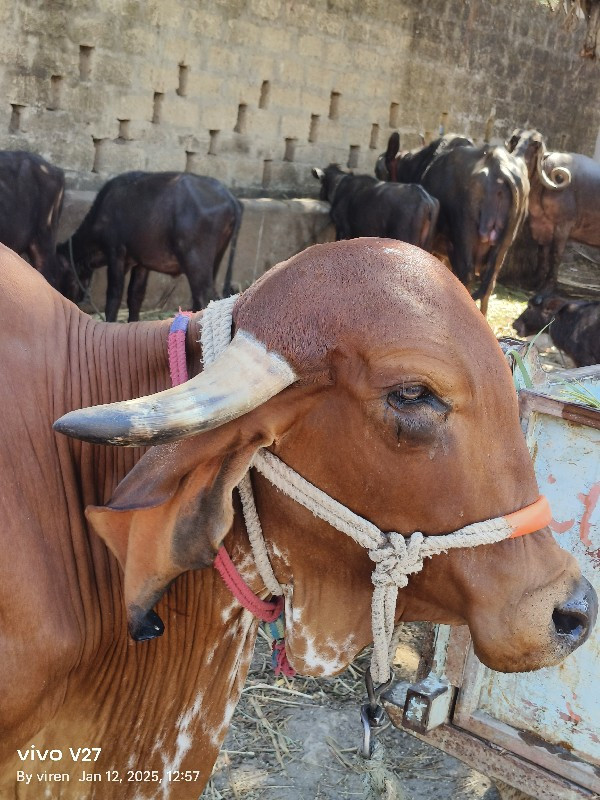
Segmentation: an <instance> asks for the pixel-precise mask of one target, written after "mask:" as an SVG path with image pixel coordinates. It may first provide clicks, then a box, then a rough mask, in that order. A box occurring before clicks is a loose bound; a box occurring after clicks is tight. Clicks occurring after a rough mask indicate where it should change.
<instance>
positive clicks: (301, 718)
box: [202, 623, 500, 800]
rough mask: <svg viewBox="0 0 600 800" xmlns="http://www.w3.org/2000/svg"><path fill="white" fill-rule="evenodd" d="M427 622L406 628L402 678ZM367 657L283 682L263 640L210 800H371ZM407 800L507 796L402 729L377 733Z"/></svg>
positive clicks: (410, 673) (408, 674) (412, 666)
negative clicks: (364, 714) (364, 755)
mask: <svg viewBox="0 0 600 800" xmlns="http://www.w3.org/2000/svg"><path fill="white" fill-rule="evenodd" d="M423 629H424V626H423V625H420V624H417V623H411V624H407V625H405V626H404V632H403V636H402V640H401V642H400V647H399V648H398V651H397V657H396V661H397V664H396V667H395V672H396V675H397V677H398V678H399V679H404V680H409V679H412V678H414V675H415V670H416V667H417V664H418V659H419V642H420V640H421V638H422V636H421V634H422V632H423ZM368 663H369V653H365V654H363V655H362V656H361V657H360V658H359V659H358V660H357V661H356V662H355V663H354V664H353V665H352V666H351V667H350V668H349V669H348V670H346V671H345V672H344V673H342V674H341V675H340V676H338V677H336V678H331V679H319V680H317V679H314V678H303V677H296V678H292V679H286V678H275V677H274V676H273V673H272V672H271V669H270V665H269V645H268V644H267V643H266V642H265V641H264V640H263V639H262V638H259V642H258V644H257V648H256V651H255V657H254V661H253V664H252V668H251V672H250V676H249V679H248V681H247V684H246V687H245V688H244V692H243V695H242V699H241V702H240V703H239V705H238V707H237V709H236V711H235V714H234V716H233V720H232V724H231V728H230V730H229V733H228V734H227V738H226V740H225V744H224V746H223V749H222V750H221V754H220V756H219V758H218V761H217V763H216V765H215V769H214V772H213V777H212V779H211V781H210V783H209V784H208V786H207V787H206V789H205V791H204V793H203V795H202V800H221V799H222V800H239V799H241V798H243V800H344V799H345V798H366V797H367V796H368V795H367V794H366V793H365V792H366V787H365V778H364V773H363V771H362V769H361V767H362V763H363V762H362V759H361V758H360V756H358V754H357V746H358V745H359V744H360V741H361V735H362V727H361V723H360V716H359V705H360V703H361V702H363V695H364V681H363V675H364V670H365V668H366V667H367V666H368ZM379 738H380V739H381V741H382V742H383V744H384V746H385V753H386V764H387V766H388V767H389V768H391V769H392V770H393V772H394V774H395V775H396V776H397V778H398V779H399V781H400V784H401V786H402V788H403V790H404V792H405V795H406V800H473V799H474V798H484V800H500V798H499V795H498V793H497V792H496V790H495V788H494V787H493V786H492V784H491V782H490V780H489V779H488V778H486V777H485V776H483V775H480V774H479V773H477V772H475V771H474V770H472V769H470V768H469V767H467V766H465V765H464V764H462V763H461V762H460V761H457V760H456V759H454V758H451V757H449V756H447V755H445V754H444V753H442V752H440V751H439V750H437V749H435V748H433V747H430V746H429V745H426V744H423V743H422V742H420V741H419V740H417V739H415V738H414V737H412V736H410V735H409V734H407V733H404V732H403V731H399V730H396V729H395V728H393V727H389V728H388V729H387V730H385V731H384V732H383V734H381V735H380V737H379Z"/></svg>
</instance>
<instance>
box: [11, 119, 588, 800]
mask: <svg viewBox="0 0 600 800" xmlns="http://www.w3.org/2000/svg"><path fill="white" fill-rule="evenodd" d="M398 149H399V139H398V137H397V136H392V137H391V139H390V142H389V146H388V149H387V151H386V153H384V154H383V155H382V156H381V157H380V158H379V160H378V163H377V167H376V171H377V177H372V176H366V175H362V176H358V175H351V174H347V173H345V172H343V171H342V170H341V169H340V168H339V167H338V166H336V165H329V166H327V167H326V168H325V169H316V168H315V170H314V175H315V177H316V178H317V179H318V180H319V181H320V182H321V191H322V196H323V198H325V199H327V200H328V201H329V202H330V204H331V216H332V220H333V222H334V225H335V228H336V234H337V239H345V240H346V241H336V242H328V243H326V244H324V245H318V246H314V247H310V248H307V249H305V250H303V251H302V252H301V253H299V254H297V255H295V256H294V257H292V258H291V259H289V260H288V261H286V262H284V263H282V264H279V265H277V266H275V267H273V268H272V269H270V270H268V271H267V272H266V273H265V274H264V275H263V276H261V277H260V278H259V279H258V280H257V281H256V282H254V283H253V285H252V286H250V287H249V288H248V289H247V290H246V291H245V292H243V293H242V294H241V295H234V296H226V297H225V298H224V299H223V300H222V301H221V302H219V303H212V304H210V305H209V307H208V309H206V310H204V311H201V309H203V308H204V307H205V306H206V305H207V303H208V301H209V300H210V299H211V298H212V297H213V296H214V295H215V275H216V272H217V269H218V267H219V264H220V262H221V260H222V259H223V257H224V254H225V251H226V249H227V247H228V246H229V247H230V256H229V263H228V267H227V274H226V276H225V290H224V293H225V294H226V295H227V294H228V293H229V294H230V287H231V269H232V263H233V258H234V254H235V245H236V239H237V235H238V231H239V229H240V223H241V218H242V206H241V204H240V202H239V201H238V200H237V199H236V198H235V197H234V196H233V195H232V194H231V192H230V191H229V190H228V189H227V188H225V187H224V186H223V185H222V184H221V183H219V182H218V181H216V180H214V179H212V178H207V177H201V176H197V175H194V174H190V173H178V172H169V173H166V172H165V173H144V172H129V173H125V174H123V175H118V176H117V177H115V178H113V179H112V180H109V181H108V182H107V183H106V184H105V185H104V186H103V187H102V189H101V190H100V192H99V193H98V195H97V197H96V199H95V201H94V203H93V204H92V206H91V208H90V210H89V212H88V214H87V216H86V217H85V219H84V220H83V222H82V223H81V225H80V226H79V228H78V229H77V230H76V231H75V233H73V235H72V236H71V237H70V238H69V239H68V240H67V241H65V242H61V243H60V244H59V243H57V230H58V222H59V217H60V213H61V208H62V203H63V196H64V176H63V174H62V172H61V171H60V170H58V169H56V168H55V167H53V166H51V165H50V164H48V163H46V162H45V161H44V160H43V159H41V158H39V157H38V156H32V155H29V154H26V153H4V154H2V155H1V156H0V202H1V203H2V208H3V211H4V214H3V218H2V220H1V224H0V232H1V234H2V239H3V242H4V243H5V244H6V245H8V247H9V248H11V249H12V250H16V251H18V252H19V253H21V254H23V255H25V256H27V258H28V260H29V261H30V263H31V264H32V265H33V266H34V267H35V268H36V269H31V268H29V267H27V265H25V264H24V262H23V260H22V259H21V258H19V257H18V255H16V254H15V253H14V252H11V249H7V247H2V246H0V262H1V263H0V322H1V323H2V325H3V333H2V336H0V363H2V369H3V379H2V381H0V405H1V406H2V408H3V415H4V416H3V423H4V424H3V425H2V426H1V427H0V488H1V489H2V491H0V516H1V518H2V520H3V524H2V525H0V551H1V552H2V554H3V556H2V559H0V698H2V701H1V710H0V798H10V800H17V798H18V800H39V798H40V797H41V796H42V793H41V790H40V786H41V785H42V784H43V781H46V782H47V781H48V780H53V779H48V777H47V774H48V773H46V772H42V770H43V769H47V768H48V767H50V766H51V767H52V769H53V770H58V769H59V770H60V772H57V773H56V774H57V775H59V776H60V777H59V778H57V780H58V781H60V784H61V785H60V787H58V791H59V794H55V795H52V792H51V790H53V788H54V787H53V786H50V784H49V783H48V789H47V791H44V795H43V796H44V797H46V796H56V797H58V796H60V797H61V798H62V799H63V800H79V799H80V798H81V797H82V796H85V797H89V798H92V797H97V798H100V797H101V798H102V800H156V799H157V798H159V797H160V798H161V800H188V798H190V797H192V796H193V797H197V796H198V795H199V794H200V792H201V791H202V788H203V786H204V785H205V784H206V782H207V781H208V779H209V777H210V775H211V771H212V768H213V765H214V763H215V760H216V758H217V754H218V752H219V748H220V747H221V745H222V743H223V740H224V737H225V735H226V732H227V728H228V725H229V722H230V720H231V716H232V714H233V711H234V708H235V705H236V703H237V702H238V700H239V698H240V696H241V691H242V687H243V684H244V681H245V678H246V675H247V672H248V668H249V665H250V660H251V657H252V651H253V648H254V644H255V641H256V637H257V632H258V619H257V617H259V616H260V615H261V614H263V618H264V613H263V612H264V607H265V606H269V609H270V610H269V614H271V612H273V611H274V610H275V612H276V613H278V614H279V615H280V616H279V618H278V619H279V624H280V625H281V626H283V627H284V630H285V649H286V652H287V658H288V659H289V665H291V667H293V668H294V669H296V670H297V671H298V672H300V673H302V674H304V675H308V676H311V675H312V676H319V677H325V676H331V675H335V674H337V673H338V672H340V671H341V670H342V669H344V668H346V667H347V666H348V665H349V664H350V663H351V662H352V661H353V660H354V659H355V658H356V656H357V654H358V653H359V652H360V651H361V650H362V649H363V648H365V647H366V646H368V645H369V644H370V643H372V642H375V647H374V652H375V655H376V659H375V660H374V662H373V663H374V665H375V668H374V670H373V673H372V675H373V680H374V681H375V682H376V683H378V684H381V686H383V685H384V684H385V683H386V681H387V677H386V670H387V671H388V672H389V668H390V667H389V662H390V657H391V655H392V654H393V647H392V646H391V642H392V640H393V631H394V626H395V625H396V624H399V623H400V622H401V621H411V620H413V621H417V620H419V621H432V622H433V621H436V622H444V623H447V624H452V625H465V624H466V625H468V626H469V629H470V633H471V636H472V640H473V646H474V651H475V653H476V654H477V656H478V657H479V658H480V659H481V661H482V662H483V663H484V664H486V665H487V666H488V667H490V668H492V669H497V670H501V671H505V672H514V671H523V670H532V669H538V668H541V667H547V666H552V665H554V664H558V663H560V662H561V661H562V660H563V659H564V658H565V657H566V656H567V655H569V654H570V653H571V652H573V651H574V650H575V649H576V648H578V647H579V646H580V645H581V644H583V643H584V642H585V641H586V639H587V638H588V637H589V635H590V631H591V630H592V628H593V626H594V624H595V620H596V616H597V609H598V603H597V597H596V594H595V592H594V590H593V588H592V586H591V584H590V583H589V582H588V581H587V580H586V579H585V578H584V577H583V575H582V574H581V571H580V569H579V567H578V565H577V562H576V561H575V559H574V558H573V557H572V556H571V555H570V554H569V553H567V552H566V551H565V550H563V549H561V547H560V546H559V544H558V543H557V542H556V541H555V539H554V538H553V536H552V533H551V531H550V530H549V528H548V527H547V526H548V523H549V521H550V518H551V512H550V509H549V508H548V504H547V502H546V501H545V499H544V498H542V497H540V496H539V490H538V486H537V482H536V478H535V474H534V470H533V465H532V462H531V458H530V455H529V452H528V449H527V445H526V442H525V438H524V437H523V435H522V430H521V426H520V421H519V409H518V402H517V396H516V393H515V391H514V385H513V380H512V375H511V372H510V369H509V368H508V365H507V362H506V359H505V358H504V357H503V354H502V352H501V349H500V348H499V347H498V343H497V341H496V338H495V336H494V334H493V332H492V330H491V328H490V327H489V325H488V324H487V322H486V320H485V318H484V315H483V314H482V313H480V311H479V310H478V308H477V306H476V305H475V303H474V302H473V301H472V299H471V296H470V295H469V293H468V292H467V291H465V289H464V286H461V282H462V284H464V285H466V286H467V287H468V288H469V289H470V290H472V291H473V295H472V296H473V298H475V299H479V300H481V311H483V312H484V313H485V312H486V310H487V304H488V300H489V297H490V294H491V292H492V289H493V287H494V284H495V281H496V278H497V275H498V271H499V270H500V268H501V265H502V262H503V260H504V258H505V255H506V252H507V250H508V248H509V247H510V245H511V243H512V242H513V241H514V239H515V236H516V235H517V232H518V230H519V228H520V226H521V225H522V224H523V222H524V220H525V219H526V218H527V215H528V214H529V220H530V225H531V229H532V234H533V236H534V238H535V239H536V241H537V242H538V244H539V247H540V264H542V265H543V273H542V274H541V277H542V280H543V284H544V285H543V291H542V292H541V293H538V294H536V296H535V297H533V298H532V300H531V301H530V304H529V307H528V308H527V310H526V312H524V314H523V315H522V316H521V317H520V318H519V320H517V321H516V322H515V324H516V326H517V329H518V330H519V332H520V333H522V334H523V335H528V334H529V333H532V332H534V331H536V330H539V328H540V327H541V326H543V325H546V324H547V323H548V322H549V321H550V320H554V322H553V323H552V328H551V330H552V332H553V335H554V336H555V340H556V342H557V344H558V345H559V346H560V347H562V348H564V349H565V350H566V351H567V352H568V353H569V354H570V355H572V356H573V358H574V359H575V360H576V361H577V363H579V364H587V363H594V362H597V361H599V360H600V353H599V352H598V341H599V339H600V336H599V335H598V333H599V328H600V315H599V308H600V304H599V303H592V302H584V303H580V302H576V301H571V300H565V299H559V298H557V297H556V296H555V295H554V294H553V291H554V289H555V284H556V267H557V263H558V260H559V259H560V255H561V253H562V248H563V247H564V243H565V241H566V240H567V239H568V238H572V239H576V240H578V241H584V242H587V243H591V244H597V245H600V239H598V238H597V237H598V230H597V229H596V227H595V218H594V215H595V214H600V211H598V210H597V207H596V203H595V198H596V197H599V196H600V167H598V166H597V165H596V164H595V163H594V162H593V161H591V160H590V159H585V158H584V157H583V156H578V155H575V154H566V153H547V152H546V148H545V145H544V142H543V139H542V137H541V136H540V134H539V133H538V132H537V131H518V132H515V134H514V136H513V137H512V138H511V140H510V142H508V143H507V147H506V148H504V147H491V146H487V145H484V146H481V147H477V146H475V145H474V144H473V142H471V141H470V140H469V139H466V138H465V137H458V136H442V137H440V138H438V139H437V140H436V141H434V142H432V143H431V144H429V145H427V146H424V147H422V148H420V149H419V150H416V151H412V152H409V153H402V152H398ZM381 178H383V179H384V180H381ZM394 239H400V240H404V241H393V240H394ZM415 245H417V246H415ZM426 250H429V251H431V252H432V253H434V254H439V255H441V256H443V257H444V258H446V259H447V262H448V264H449V266H450V267H451V270H450V269H448V268H447V267H446V266H445V265H444V264H442V263H440V260H438V259H436V258H434V256H433V255H431V254H430V253H428V252H425V251H426ZM102 265H106V266H107V268H108V281H107V287H108V288H107V298H106V319H107V321H108V322H110V321H113V320H115V318H116V316H117V310H118V308H119V305H120V303H121V299H122V294H123V291H124V283H125V276H126V274H127V272H128V271H130V272H131V277H130V281H129V287H128V294H127V300H128V306H129V320H130V321H132V320H136V319H137V318H138V316H139V311H140V306H141V303H142V299H143V296H144V291H145V288H146V282H147V279H148V272H149V270H158V271H162V272H166V273H168V274H171V275H177V274H179V273H183V274H185V275H186V276H187V278H188V280H189V283H190V287H191V291H192V298H193V311H191V312H186V313H185V314H180V315H178V316H177V317H176V319H175V320H174V321H168V320H155V321H153V322H148V323H140V324H137V325H114V324H107V322H106V321H99V320H94V319H92V318H90V316H88V315H87V314H85V313H83V312H82V311H80V309H78V308H77V307H76V306H75V305H74V304H73V303H71V302H69V299H71V298H72V299H74V300H80V299H81V297H83V295H84V294H85V292H86V291H87V290H88V287H89V284H90V279H91V276H92V272H93V270H94V269H95V268H97V267H99V266H102ZM36 270H37V271H36ZM39 273H41V274H39ZM452 273H454V275H453V274H452ZM455 276H456V277H455ZM457 278H458V280H457ZM477 278H479V286H478V287H477V286H476V285H475V281H476V279H477ZM459 281H460V282H459ZM56 289H58V290H59V291H55V290H56ZM63 295H64V296H63ZM67 298H68V299H67ZM573 339H576V340H577V341H576V343H575V345H573V341H572V340H573ZM449 342H450V343H452V342H454V343H459V346H450V347H449V346H448V343H449ZM190 373H191V375H190V377H189V379H188V374H190ZM498 431H502V435H501V436H498ZM265 465H266V466H265ZM282 476H283V477H282ZM282 481H283V482H282ZM359 515H360V516H359ZM515 517H518V518H519V520H520V522H515ZM511 520H512V522H511ZM446 534H447V535H446ZM525 534H527V535H525ZM436 536H443V539H442V541H441V542H440V541H439V539H438V541H437V543H436ZM515 537H518V539H517V540H516V541H515ZM407 542H408V543H407ZM427 548H429V550H428V549H427ZM436 548H437V549H436ZM430 556H431V557H430ZM224 563H225V564H226V565H227V564H229V566H226V567H223V564H224ZM373 563H375V564H376V566H375V571H373ZM219 565H220V566H219ZM213 567H216V568H213ZM223 569H224V570H225V571H226V572H227V571H228V572H227V576H228V580H225V578H224V579H223V580H222V579H221V577H222V576H223V575H224V572H223ZM217 570H218V571H217ZM234 572H235V574H236V575H237V578H236V579H235V581H234V580H233V579H232V575H233V574H234ZM234 583H237V589H236V590H235V592H237V593H235V592H234V596H233V597H232V591H233V589H232V585H233V584H234ZM240 585H241V589H240ZM230 590H231V591H230ZM268 596H271V597H272V600H271V601H269V602H264V601H263V599H262V598H265V597H268ZM238 601H239V602H238ZM257 609H258V610H257ZM248 612H252V613H248ZM267 618H268V619H270V620H271V621H273V619H274V617H273V616H268V617H267ZM277 652H278V651H277V650H275V655H277ZM381 686H380V687H379V688H381ZM357 721H358V716H357ZM82 752H83V753H87V754H88V759H87V760H90V761H91V760H92V758H91V756H92V753H93V752H94V753H95V756H96V758H95V759H93V760H94V762H96V759H97V763H94V765H93V766H91V767H90V769H93V770H94V772H93V773H91V774H93V775H98V776H99V777H98V778H96V777H93V778H92V780H94V781H96V780H98V781H100V782H101V783H102V786H101V787H100V788H99V789H98V791H96V789H92V788H91V787H88V789H89V791H88V790H87V789H86V787H85V786H83V787H82V786H81V781H82V780H90V779H89V778H81V777H80V776H81V774H82V764H81V763H79V762H78V758H79V754H80V753H82ZM48 753H49V754H50V756H49V757H50V759H51V760H52V761H53V762H57V763H52V764H46V765H45V766H43V765H42V762H43V761H44V760H45V758H46V757H47V754H48ZM53 754H54V755H53ZM75 754H77V757H76V756H75ZM82 760H86V759H85V758H82ZM37 761H39V762H40V763H33V762H37ZM25 762H26V763H25ZM58 762H60V765H58ZM83 766H86V767H87V765H83ZM38 770H39V772H38ZM34 774H37V775H38V776H39V775H40V774H41V775H46V778H43V779H42V778H40V777H38V779H37V783H36V782H32V780H33V776H34ZM84 774H85V772H84ZM27 777H29V780H28V779H27ZM188 782H189V783H188ZM30 783H31V785H30Z"/></svg>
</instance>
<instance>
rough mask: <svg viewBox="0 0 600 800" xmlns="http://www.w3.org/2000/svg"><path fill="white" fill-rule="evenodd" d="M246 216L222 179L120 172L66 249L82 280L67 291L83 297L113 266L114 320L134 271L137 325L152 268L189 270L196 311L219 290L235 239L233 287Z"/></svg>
mask: <svg viewBox="0 0 600 800" xmlns="http://www.w3.org/2000/svg"><path fill="white" fill-rule="evenodd" d="M241 218H242V206H241V204H240V202H239V201H238V200H237V199H236V198H235V197H234V196H233V195H232V194H231V192H230V191H229V190H228V189H227V188H226V187H225V186H223V184H222V183H220V182H219V181H217V180H215V179H214V178H206V177H203V176H200V175H193V174H191V173H185V172H155V173H152V172H126V173H124V174H122V175H118V176H117V177H116V178H113V179H112V180H110V181H108V183H106V184H105V185H104V186H103V187H102V189H101V190H100V192H99V193H98V195H97V197H96V199H95V201H94V203H93V205H92V207H91V208H90V210H89V212H88V214H87V216H86V217H85V219H84V220H83V222H82V223H81V225H80V226H79V228H78V229H77V230H76V231H75V233H74V234H73V236H72V237H71V239H70V240H68V241H67V242H63V243H62V244H60V245H59V247H58V251H59V253H60V254H61V256H63V258H64V260H63V270H64V269H65V268H66V267H67V266H69V265H70V266H71V268H72V269H73V270H75V271H76V273H77V279H78V283H79V286H78V287H77V289H78V290H74V289H73V288H72V287H71V288H68V287H67V288H66V289H65V288H63V293H64V294H66V295H67V296H68V297H70V299H73V300H76V301H78V302H79V301H80V300H81V299H82V294H83V291H82V290H85V289H87V287H88V286H89V283H90V280H91V277H92V272H93V270H94V269H95V268H96V267H101V266H104V265H106V266H107V267H108V276H107V280H108V285H107V291H106V319H107V321H114V320H115V319H116V318H117V311H118V309H119V306H120V304H121V298H122V296H123V289H124V284H125V273H126V272H127V271H128V270H129V269H131V278H130V280H129V287H128V290H127V305H128V308H129V321H130V322H132V321H134V320H137V319H138V318H139V312H140V307H141V305H142V301H143V299H144V294H145V291H146V283H147V280H148V273H149V271H150V270H154V271H156V272H163V273H166V274H167V275H172V276H177V275H179V274H181V273H183V274H184V275H185V276H186V277H187V279H188V281H189V284H190V288H191V291H192V309H193V310H194V311H198V310H199V309H201V308H203V307H204V306H205V305H206V304H207V303H208V301H209V300H210V299H212V297H214V295H215V288H214V281H215V277H216V274H217V270H218V268H219V264H220V263H221V259H222V258H223V254H224V253H225V250H226V249H227V245H228V244H229V243H230V242H231V250H230V255H229V263H228V266H227V274H226V276H225V292H226V293H227V292H228V291H229V288H230V284H231V270H232V265H233V258H234V255H235V245H236V240H237V234H238V231H239V227H240V223H241ZM63 286H64V284H63ZM73 294H75V296H73Z"/></svg>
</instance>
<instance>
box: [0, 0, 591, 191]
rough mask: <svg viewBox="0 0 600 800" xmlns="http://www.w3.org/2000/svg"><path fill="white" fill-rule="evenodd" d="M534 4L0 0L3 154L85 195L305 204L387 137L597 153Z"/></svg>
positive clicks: (368, 159)
mask: <svg viewBox="0 0 600 800" xmlns="http://www.w3.org/2000/svg"><path fill="white" fill-rule="evenodd" d="M582 35H583V30H582V26H581V25H579V26H577V25H575V27H574V28H573V29H572V30H570V31H567V30H565V28H564V26H563V25H562V20H561V17H560V16H558V15H554V14H552V13H551V12H550V10H549V9H548V7H547V5H546V4H545V3H542V2H540V0H503V1H502V2H499V0H427V2H424V0H211V2H209V1H208V0H145V2H140V0H52V2H42V1H41V0H0V96H1V97H2V98H3V101H2V103H0V148H4V149H30V150H34V151H36V152H39V153H41V154H42V155H44V156H45V157H47V158H48V159H49V160H50V161H53V162H55V163H56V164H58V165H59V166H62V167H63V168H64V169H66V170H67V171H68V179H69V185H70V186H71V187H72V188H79V189H91V188H98V186H99V185H101V184H102V182H103V181H104V180H105V179H106V178H107V177H108V176H110V175H114V174H116V173H119V172H122V171H125V170H129V169H147V170H184V169H188V170H191V171H195V172H198V173H202V174H206V175H212V176H215V177H218V178H220V179H222V180H223V181H224V183H226V184H227V185H228V186H229V187H231V188H232V189H234V191H236V192H238V193H239V194H243V195H246V196H259V195H269V194H270V195H278V196H281V195H282V194H288V195H290V196H303V195H306V194H312V195H313V196H316V194H317V188H318V187H317V186H316V182H315V181H314V180H313V179H312V178H311V177H310V170H309V168H310V167H311V166H313V165H319V166H324V165H326V164H327V163H328V162H330V161H338V162H340V163H342V164H347V163H348V162H350V163H351V164H353V165H354V166H355V167H356V168H357V169H358V170H361V171H368V172H370V171H371V170H372V169H373V165H374V162H375V158H376V155H377V154H378V153H379V152H380V151H381V150H382V149H384V147H385V143H386V141H387V138H388V135H389V133H390V132H391V131H392V130H393V129H395V128H399V129H400V131H401V133H402V144H403V146H408V147H410V146H416V145H417V144H418V133H419V132H422V133H424V134H426V135H428V134H430V135H432V136H433V135H435V133H436V132H437V129H438V126H439V124H440V120H441V118H442V117H441V115H442V114H444V113H446V116H445V117H444V124H445V127H446V130H456V131H461V132H464V133H467V134H469V135H471V136H473V137H474V138H482V136H483V134H484V130H485V128H486V124H487V123H488V121H489V123H490V126H491V127H490V129H491V130H492V136H493V139H496V140H501V139H503V138H504V137H505V136H506V134H507V133H508V132H509V131H510V130H511V129H512V128H513V126H516V125H535V126H537V127H539V128H540V129H541V130H543V131H544V132H545V134H546V136H547V138H548V140H549V143H550V145H551V146H553V147H555V148H567V149H575V150H580V151H582V152H585V153H588V154H592V153H593V152H594V146H595V141H596V135H597V132H598V128H599V126H600V103H598V95H599V91H600V83H599V81H598V79H597V77H598V76H597V66H596V64H593V63H590V62H588V61H583V60H581V59H580V58H579V56H578V50H579V48H580V44H581V39H582Z"/></svg>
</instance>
